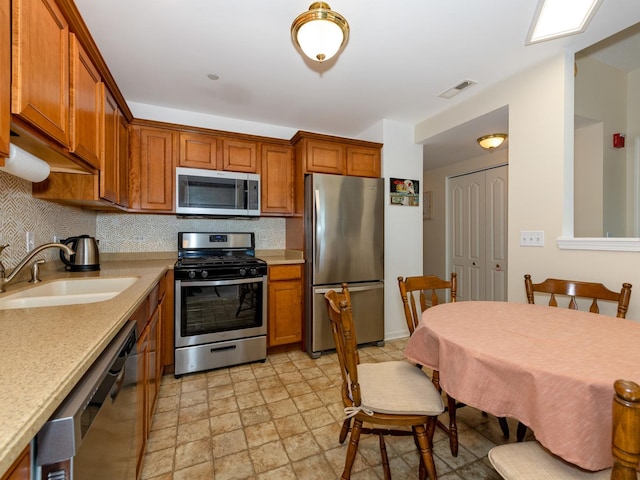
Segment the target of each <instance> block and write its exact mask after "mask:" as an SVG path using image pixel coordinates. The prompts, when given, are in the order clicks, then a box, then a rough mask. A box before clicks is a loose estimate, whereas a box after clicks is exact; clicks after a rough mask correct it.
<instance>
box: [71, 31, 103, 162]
mask: <svg viewBox="0 0 640 480" xmlns="http://www.w3.org/2000/svg"><path fill="white" fill-rule="evenodd" d="M69 38H70V44H71V55H70V58H71V86H70V90H69V91H70V92H71V98H70V112H71V147H70V151H71V152H74V153H75V154H76V155H78V156H79V157H80V158H82V159H83V160H85V161H87V162H88V163H90V164H91V165H92V166H94V167H96V168H100V163H101V159H100V156H101V155H100V154H101V150H102V128H103V126H102V121H103V118H102V105H103V100H102V97H103V89H102V78H101V77H100V73H99V72H98V70H97V69H96V67H95V66H94V65H93V63H92V62H91V59H90V58H89V55H87V53H86V52H85V51H84V48H82V45H80V42H78V39H77V38H76V36H75V35H74V34H73V33H72V34H70V37H69Z"/></svg>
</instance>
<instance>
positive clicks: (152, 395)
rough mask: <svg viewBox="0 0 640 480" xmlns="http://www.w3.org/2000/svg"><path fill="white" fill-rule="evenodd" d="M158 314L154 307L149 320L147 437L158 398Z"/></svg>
mask: <svg viewBox="0 0 640 480" xmlns="http://www.w3.org/2000/svg"><path fill="white" fill-rule="evenodd" d="M159 318H160V317H159V313H158V306H157V305H156V308H155V310H154V311H153V315H152V316H151V318H150V319H149V326H148V330H149V338H148V345H149V346H148V348H147V361H146V366H147V407H146V413H145V415H146V416H145V418H146V429H145V430H146V432H145V433H146V435H147V437H148V436H149V432H150V431H151V422H152V420H153V411H154V408H155V406H156V399H157V397H158V385H159V380H160V379H159V378H158V361H159V351H158V346H159V343H158V334H159V333H160V330H159V326H160V324H159V322H158V320H159Z"/></svg>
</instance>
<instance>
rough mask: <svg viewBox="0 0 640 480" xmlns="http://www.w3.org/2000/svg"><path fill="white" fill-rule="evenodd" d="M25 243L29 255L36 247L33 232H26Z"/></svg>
mask: <svg viewBox="0 0 640 480" xmlns="http://www.w3.org/2000/svg"><path fill="white" fill-rule="evenodd" d="M26 241H27V253H29V252H30V251H31V250H33V249H34V248H35V246H36V239H35V234H34V233H33V232H27V235H26Z"/></svg>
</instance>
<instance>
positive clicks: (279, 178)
mask: <svg viewBox="0 0 640 480" xmlns="http://www.w3.org/2000/svg"><path fill="white" fill-rule="evenodd" d="M260 180H261V185H260V188H261V189H262V190H261V192H260V205H261V209H262V212H261V213H262V215H275V216H278V215H292V214H293V190H294V184H293V150H292V148H291V147H287V146H284V145H283V146H279V145H262V148H261V165H260Z"/></svg>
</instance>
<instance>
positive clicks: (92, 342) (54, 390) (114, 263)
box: [0, 250, 304, 475]
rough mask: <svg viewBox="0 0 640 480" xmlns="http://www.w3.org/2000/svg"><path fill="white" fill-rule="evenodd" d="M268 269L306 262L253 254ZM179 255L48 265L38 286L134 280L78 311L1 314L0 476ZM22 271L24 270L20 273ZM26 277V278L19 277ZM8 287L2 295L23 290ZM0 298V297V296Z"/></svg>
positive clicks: (283, 254)
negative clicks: (88, 266)
mask: <svg viewBox="0 0 640 480" xmlns="http://www.w3.org/2000/svg"><path fill="white" fill-rule="evenodd" d="M256 256H257V257H258V258H261V259H263V260H265V261H266V262H267V264H269V265H280V264H296V263H304V258H303V255H302V252H301V251H297V250H257V251H256ZM176 258H177V253H175V252H161V253H157V252H156V253H121V254H120V253H101V254H100V260H101V262H100V270H99V271H97V272H73V273H71V272H66V271H65V270H64V269H63V265H62V264H61V263H59V262H58V263H57V265H55V266H53V268H52V265H50V264H47V265H46V266H45V267H44V268H43V270H42V274H41V278H42V280H43V282H46V281H48V280H54V279H60V278H83V277H124V276H138V277H140V280H138V281H137V282H136V283H134V284H133V285H132V286H131V287H129V288H128V289H127V290H125V291H124V292H122V293H121V294H120V295H118V296H116V297H115V298H113V299H111V300H107V301H104V302H97V303H87V304H80V305H65V306H59V307H39V308H25V309H15V310H0V331H1V332H2V335H1V336H0V365H2V367H1V369H0V372H1V373H0V475H1V474H3V473H4V472H5V471H6V470H7V469H8V468H9V467H10V466H11V464H12V463H13V462H14V461H15V459H16V458H17V457H18V455H19V454H20V453H21V452H22V450H23V449H24V447H25V446H26V445H27V444H28V443H29V442H30V441H31V439H32V438H33V437H34V436H35V435H36V433H37V432H38V431H39V430H40V428H41V427H42V425H44V423H45V422H46V421H47V419H48V418H49V417H50V416H51V415H52V414H53V412H54V411H55V410H56V408H57V407H58V406H59V405H60V403H61V402H62V401H63V400H64V399H65V398H66V396H67V395H68V394H69V393H70V392H71V390H72V389H73V387H74V386H75V385H76V384H77V383H78V381H79V380H80V379H81V378H82V376H83V375H84V373H85V372H86V371H87V370H88V369H89V367H90V366H91V365H92V364H93V362H94V361H95V360H96V358H97V357H98V356H99V354H100V353H101V352H102V351H103V350H104V349H105V348H106V346H107V345H108V344H109V342H110V341H111V340H112V339H113V338H114V337H115V335H116V334H117V333H118V331H119V330H120V329H121V328H122V327H123V326H124V324H125V323H126V321H127V320H128V319H129V318H130V317H131V315H132V314H133V313H134V312H135V310H136V308H137V306H138V305H139V304H140V302H141V301H143V300H144V299H145V298H146V296H147V295H148V294H149V293H150V292H151V290H152V288H153V286H154V285H155V284H156V283H157V282H158V281H159V280H160V279H161V278H162V275H163V274H164V272H165V271H166V270H167V268H172V267H173V264H174V263H175V260H176ZM25 270H27V271H28V269H25ZM23 277H24V278H28V273H27V274H26V277H25V275H23V274H21V275H20V278H23ZM28 287H29V284H28V283H27V282H26V281H19V282H16V283H10V284H9V285H8V286H7V294H10V293H12V292H16V291H18V290H21V289H23V288H28ZM2 295H5V294H3V293H0V297H1V296H2Z"/></svg>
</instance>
